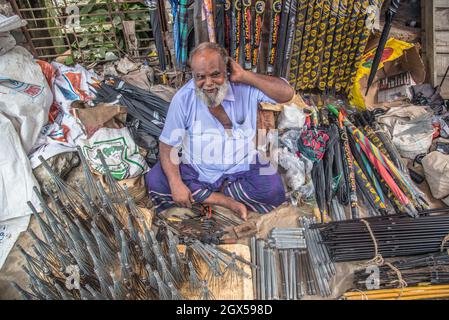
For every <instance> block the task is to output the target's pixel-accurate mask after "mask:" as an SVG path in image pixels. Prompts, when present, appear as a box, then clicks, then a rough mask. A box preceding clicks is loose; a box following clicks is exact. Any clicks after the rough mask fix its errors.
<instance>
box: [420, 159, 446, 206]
mask: <svg viewBox="0 0 449 320" xmlns="http://www.w3.org/2000/svg"><path fill="white" fill-rule="evenodd" d="M422 166H423V169H424V174H425V176H426V180H427V183H428V184H429V187H430V191H431V192H432V196H433V197H434V198H435V199H443V198H445V197H447V196H449V155H446V154H443V153H441V152H437V151H434V152H431V153H429V154H428V155H427V156H425V157H424V158H423V160H422Z"/></svg>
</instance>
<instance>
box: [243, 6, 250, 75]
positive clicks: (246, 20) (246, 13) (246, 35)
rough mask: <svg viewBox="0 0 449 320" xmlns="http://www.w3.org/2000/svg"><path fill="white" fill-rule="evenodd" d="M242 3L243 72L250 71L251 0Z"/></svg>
mask: <svg viewBox="0 0 449 320" xmlns="http://www.w3.org/2000/svg"><path fill="white" fill-rule="evenodd" d="M242 1H243V11H242V15H243V31H244V32H243V48H244V50H243V67H244V68H245V70H251V39H252V36H251V35H252V29H251V24H252V23H251V2H252V1H251V0H242Z"/></svg>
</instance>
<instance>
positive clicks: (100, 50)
mask: <svg viewBox="0 0 449 320" xmlns="http://www.w3.org/2000/svg"><path fill="white" fill-rule="evenodd" d="M106 51H107V49H106V48H105V47H101V48H100V49H99V55H100V58H101V59H104V57H105V55H106Z"/></svg>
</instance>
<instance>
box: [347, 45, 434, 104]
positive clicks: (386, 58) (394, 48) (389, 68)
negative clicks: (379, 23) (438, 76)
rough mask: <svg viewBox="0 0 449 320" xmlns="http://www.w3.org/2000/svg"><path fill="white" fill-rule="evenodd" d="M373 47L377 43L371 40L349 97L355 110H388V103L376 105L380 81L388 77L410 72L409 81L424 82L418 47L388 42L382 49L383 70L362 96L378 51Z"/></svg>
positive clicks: (422, 64) (423, 70)
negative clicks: (386, 108) (410, 79)
mask: <svg viewBox="0 0 449 320" xmlns="http://www.w3.org/2000/svg"><path fill="white" fill-rule="evenodd" d="M376 43H378V39H377V42H376V41H374V40H372V41H370V42H369V46H368V47H367V48H369V49H370V50H367V51H366V53H365V55H364V56H363V58H362V63H361V66H360V68H359V71H358V74H359V73H360V76H358V77H357V79H359V80H358V83H356V84H355V85H354V88H353V89H352V95H353V96H354V97H355V98H354V99H353V101H351V102H353V104H354V105H355V106H357V107H361V108H364V107H366V108H367V109H373V108H379V107H390V106H391V102H384V103H379V101H378V100H377V93H378V91H379V80H380V79H385V78H387V77H389V76H394V75H397V74H400V73H404V72H410V74H411V77H412V79H413V81H414V82H415V83H416V84H421V83H423V82H424V81H425V78H426V69H425V66H424V62H423V60H422V59H421V56H420V54H419V51H420V46H419V44H415V45H413V44H411V43H407V42H403V41H400V40H396V39H393V38H390V39H389V40H388V41H387V45H386V46H385V49H384V53H383V57H382V62H383V66H382V68H380V69H379V70H378V71H377V74H376V76H375V78H374V82H373V84H372V85H371V88H370V89H369V91H368V94H367V95H366V96H365V92H366V88H367V83H368V77H369V70H370V69H369V68H370V63H371V62H372V60H373V58H374V55H375V50H376V48H377V44H376ZM381 65H382V64H381ZM358 91H359V92H358Z"/></svg>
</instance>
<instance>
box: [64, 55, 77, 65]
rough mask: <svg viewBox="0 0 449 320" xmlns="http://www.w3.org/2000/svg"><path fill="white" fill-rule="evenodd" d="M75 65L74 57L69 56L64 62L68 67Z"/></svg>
mask: <svg viewBox="0 0 449 320" xmlns="http://www.w3.org/2000/svg"><path fill="white" fill-rule="evenodd" d="M74 63H75V61H74V60H73V57H72V56H68V57H66V58H65V60H64V64H65V65H66V66H71V65H73V64H74Z"/></svg>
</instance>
